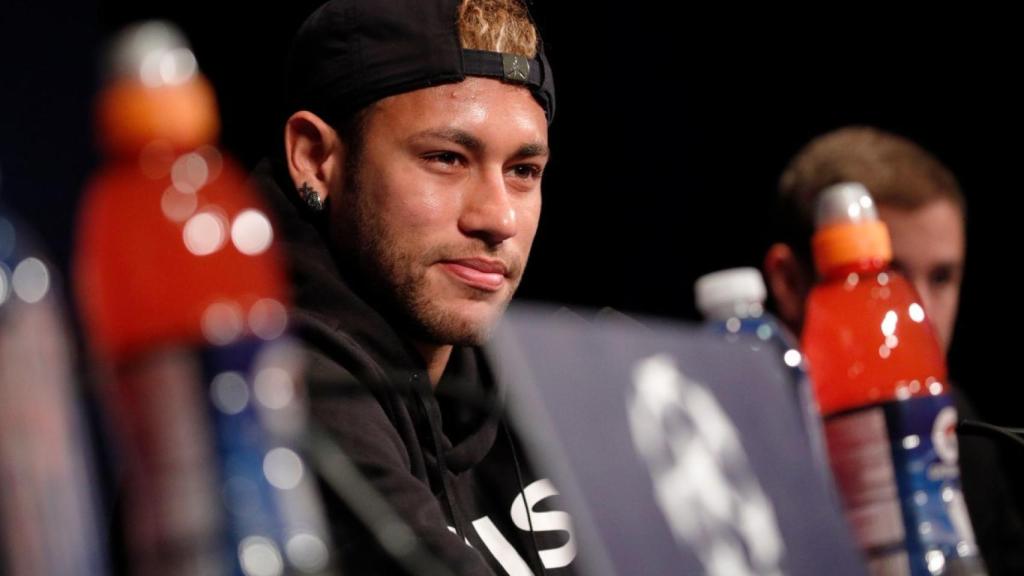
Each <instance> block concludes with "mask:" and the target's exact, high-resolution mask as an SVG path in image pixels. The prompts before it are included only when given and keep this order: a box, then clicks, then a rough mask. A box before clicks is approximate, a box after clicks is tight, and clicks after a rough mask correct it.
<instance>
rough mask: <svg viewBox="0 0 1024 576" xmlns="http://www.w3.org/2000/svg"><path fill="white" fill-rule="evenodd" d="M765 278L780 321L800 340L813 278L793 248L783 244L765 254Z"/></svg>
mask: <svg viewBox="0 0 1024 576" xmlns="http://www.w3.org/2000/svg"><path fill="white" fill-rule="evenodd" d="M764 276H765V283H767V284H768V290H769V291H770V292H771V295H772V298H773V299H774V300H775V308H776V310H777V311H778V314H779V319H780V320H782V322H783V323H785V324H786V326H787V327H788V328H789V329H790V330H792V331H793V333H794V334H796V335H797V336H798V337H799V335H800V331H801V329H802V328H803V323H804V305H805V304H806V302H807V296H808V295H809V294H810V291H811V283H812V282H813V278H812V277H811V275H810V273H809V272H808V271H807V270H805V267H804V266H803V264H802V263H801V262H800V260H799V258H797V256H796V254H795V253H794V252H793V249H792V248H790V247H789V245H787V244H782V243H778V244H773V245H772V247H771V248H769V249H768V252H767V253H766V254H765V255H764Z"/></svg>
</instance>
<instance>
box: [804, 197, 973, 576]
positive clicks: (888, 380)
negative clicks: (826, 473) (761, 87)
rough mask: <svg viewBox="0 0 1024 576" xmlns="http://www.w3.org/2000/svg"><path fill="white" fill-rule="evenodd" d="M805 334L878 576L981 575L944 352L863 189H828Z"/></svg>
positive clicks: (837, 472) (860, 531)
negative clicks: (894, 267) (892, 266)
mask: <svg viewBox="0 0 1024 576" xmlns="http://www.w3.org/2000/svg"><path fill="white" fill-rule="evenodd" d="M816 228H817V232H816V233H815V235H814V238H813V251H814V260H815V266H816V268H817V271H818V274H819V278H820V280H819V282H818V283H817V285H816V286H815V287H814V289H813V290H812V292H811V295H810V298H809V300H808V303H807V312H806V320H805V325H804V331H803V335H802V342H803V348H804V352H805V353H806V355H807V357H808V360H809V363H810V369H811V377H812V380H813V382H814V390H815V394H816V395H817V398H818V404H819V406H820V408H821V410H822V413H823V415H824V417H825V434H826V441H827V445H828V451H829V456H830V460H831V464H832V471H833V475H834V476H835V478H836V481H837V483H838V486H839V488H840V493H841V496H842V501H843V506H844V509H845V513H846V516H847V519H848V521H849V522H850V526H851V530H852V532H853V533H854V536H855V538H857V540H858V543H859V545H860V547H861V549H862V550H863V551H864V553H865V555H866V556H867V560H868V565H869V569H870V571H871V573H872V574H885V575H888V574H913V575H915V576H918V575H937V574H957V575H959V574H972V575H973V574H984V573H985V571H984V566H983V563H982V561H981V560H980V557H979V556H978V549H977V546H976V545H975V542H974V537H973V533H972V530H971V524H970V519H969V517H968V514H967V509H966V506H965V505H964V500H963V496H962V493H961V490H960V479H959V468H958V466H957V442H956V435H955V426H956V422H957V417H956V410H955V408H954V407H953V400H952V398H951V397H950V394H949V387H948V386H949V385H948V382H947V380H946V366H945V360H944V358H943V355H942V351H941V349H940V348H939V345H938V343H937V342H936V339H935V336H934V334H933V331H932V328H931V325H930V323H929V322H928V319H927V318H926V316H925V312H924V309H923V308H922V306H921V304H920V302H919V300H918V298H917V296H916V294H915V293H914V291H913V288H912V287H911V286H910V284H909V283H908V282H907V281H906V280H905V279H904V278H903V277H901V276H900V275H899V274H897V273H895V272H893V271H891V270H889V268H888V265H889V263H890V261H891V260H892V248H891V242H890V240H889V234H888V229H887V228H886V226H885V224H884V223H882V222H881V221H879V220H878V215H877V210H876V209H875V206H874V203H873V201H872V199H871V196H870V194H869V193H868V191H867V189H866V188H864V186H862V185H860V184H857V183H842V184H837V185H835V186H832V187H830V188H827V189H826V190H824V191H822V193H821V196H820V199H819V201H818V206H817V214H816Z"/></svg>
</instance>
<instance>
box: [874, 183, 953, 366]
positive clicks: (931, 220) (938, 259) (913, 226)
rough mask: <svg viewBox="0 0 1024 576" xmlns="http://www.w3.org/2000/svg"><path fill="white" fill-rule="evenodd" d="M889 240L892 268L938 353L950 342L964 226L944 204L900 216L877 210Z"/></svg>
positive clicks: (890, 209)
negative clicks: (928, 324)
mask: <svg viewBox="0 0 1024 576" xmlns="http://www.w3.org/2000/svg"><path fill="white" fill-rule="evenodd" d="M878 212H879V216H881V218H882V220H883V221H885V223H886V224H887V225H888V226H889V232H890V234H891V235H892V252H893V267H894V268H895V269H897V270H899V271H900V272H902V273H903V275H904V276H906V277H907V279H908V280H909V281H910V282H911V283H912V284H913V285H914V288H916V289H917V292H918V294H919V295H920V296H921V300H922V302H921V304H922V305H923V306H924V308H925V310H926V311H927V312H928V315H929V317H930V318H931V320H932V324H933V325H934V326H935V330H936V332H937V336H938V337H939V341H940V343H941V344H942V349H943V350H944V351H945V350H948V348H949V342H950V339H951V338H952V337H953V325H954V324H955V322H956V313H957V306H958V304H959V301H960V284H961V281H962V279H963V269H964V221H963V214H962V213H961V212H960V209H959V208H958V207H957V206H956V205H955V204H954V203H953V202H951V201H949V200H935V201H933V202H929V203H928V204H925V205H924V206H922V207H920V208H915V209H911V210H906V209H902V208H895V207H892V206H886V205H884V204H879V206H878Z"/></svg>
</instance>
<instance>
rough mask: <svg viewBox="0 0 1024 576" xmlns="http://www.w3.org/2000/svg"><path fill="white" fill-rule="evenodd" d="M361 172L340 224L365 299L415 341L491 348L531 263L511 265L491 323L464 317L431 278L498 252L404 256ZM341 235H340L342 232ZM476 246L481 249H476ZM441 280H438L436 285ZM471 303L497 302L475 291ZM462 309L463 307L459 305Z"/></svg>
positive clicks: (446, 250) (454, 249)
mask: <svg viewBox="0 0 1024 576" xmlns="http://www.w3.org/2000/svg"><path fill="white" fill-rule="evenodd" d="M358 172H359V171H358V169H356V170H349V171H348V173H349V174H350V175H351V176H352V178H351V179H350V181H349V182H347V183H346V188H347V189H346V195H347V197H348V199H349V202H347V204H348V207H349V210H348V211H346V213H345V221H344V222H336V223H335V224H334V226H336V227H337V226H339V225H340V228H341V230H340V231H339V232H340V233H341V234H342V235H343V239H342V240H341V241H340V245H342V246H343V247H344V248H343V250H344V251H346V252H347V253H348V254H349V255H350V256H353V258H351V259H350V260H351V262H352V264H353V265H354V272H355V273H356V274H357V275H358V277H359V278H358V281H359V283H360V284H362V285H363V286H364V288H365V293H364V298H366V299H368V300H370V301H371V302H373V303H374V304H375V305H377V306H379V307H381V308H382V309H381V310H380V311H381V312H382V313H383V315H384V316H385V317H386V318H388V319H389V320H390V321H392V322H394V323H396V325H397V326H398V327H399V328H400V329H401V331H403V332H404V333H406V334H407V335H408V336H410V337H411V338H412V339H413V340H416V341H420V342H425V343H429V344H434V345H465V346H478V345H481V344H483V343H485V342H486V341H487V340H488V339H489V338H490V335H491V333H492V332H493V329H494V326H495V325H496V324H497V321H498V320H499V319H500V318H501V316H502V314H504V312H505V309H506V308H507V307H508V303H509V301H510V300H511V298H512V295H513V294H514V293H515V291H516V289H517V288H518V285H519V280H520V278H521V277H522V270H523V268H524V266H525V261H519V260H518V259H514V261H511V262H508V259H505V260H506V262H507V263H508V265H509V268H510V274H509V275H508V277H507V278H506V282H507V283H508V285H509V289H508V292H507V294H506V295H505V297H504V299H503V300H502V301H501V302H494V303H493V304H492V309H491V312H490V313H489V314H488V315H487V317H486V318H480V317H477V316H470V315H468V314H460V313H459V310H453V309H451V306H452V305H447V306H446V305H445V304H444V303H442V302H439V301H437V300H436V299H434V298H432V297H431V294H430V293H429V286H430V283H429V279H428V278H427V272H428V270H429V269H430V267H432V265H433V264H434V263H436V262H438V261H439V260H448V259H456V258H460V257H472V256H480V255H487V256H489V257H499V256H498V254H497V252H498V250H497V249H495V248H492V247H489V246H487V245H486V244H485V243H484V242H483V241H481V240H475V239H468V240H467V242H466V245H464V246H452V245H438V246H430V247H429V248H428V249H427V250H426V251H425V252H424V253H422V254H410V253H408V252H406V251H403V250H402V248H401V247H400V246H399V245H398V243H397V242H395V238H396V235H395V234H394V231H393V230H391V227H390V226H389V224H388V222H386V221H385V219H384V218H382V217H381V214H380V211H379V210H375V209H374V207H373V206H371V205H370V201H369V195H368V194H366V193H365V190H364V189H362V186H361V184H360V175H359V173H358ZM336 233H338V232H336ZM474 243H475V244H474ZM434 280H435V281H436V280H437V279H436V278H435V279H434ZM467 298H468V299H472V300H484V299H493V298H495V295H494V294H492V293H486V292H483V291H473V290H471V291H470V292H469V293H468V295H467ZM456 305H457V304H456Z"/></svg>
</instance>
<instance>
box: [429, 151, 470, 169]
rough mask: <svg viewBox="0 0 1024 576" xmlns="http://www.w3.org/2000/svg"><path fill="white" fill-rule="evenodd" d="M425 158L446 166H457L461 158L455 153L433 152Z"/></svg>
mask: <svg viewBox="0 0 1024 576" xmlns="http://www.w3.org/2000/svg"><path fill="white" fill-rule="evenodd" d="M426 158H427V160H429V161H431V162H437V163H439V164H446V165H448V166H457V165H459V164H461V163H462V156H461V155H459V154H457V153H455V152H435V153H433V154H429V155H427V157H426Z"/></svg>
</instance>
